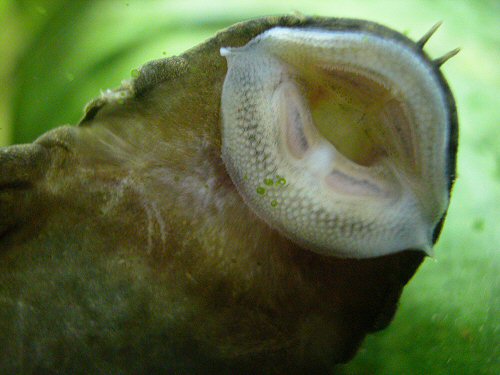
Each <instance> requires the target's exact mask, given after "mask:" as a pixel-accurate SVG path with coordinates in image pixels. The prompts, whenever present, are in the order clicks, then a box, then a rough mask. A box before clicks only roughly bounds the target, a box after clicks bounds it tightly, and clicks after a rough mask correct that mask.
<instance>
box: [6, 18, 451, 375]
mask: <svg viewBox="0 0 500 375" xmlns="http://www.w3.org/2000/svg"><path fill="white" fill-rule="evenodd" d="M277 25H279V26H289V27H295V26H308V25H314V26H315V27H319V28H327V29H351V30H357V29H363V30H368V31H373V32H376V33H378V34H380V35H387V36H388V37H389V36H390V37H394V38H398V39H401V40H403V41H404V42H405V43H409V42H408V41H406V39H404V37H402V36H400V35H399V34H396V33H393V32H392V31H389V30H387V29H385V28H382V27H380V26H377V25H374V24H371V23H366V22H363V21H352V20H335V19H322V18H296V17H278V18H265V19H259V20H255V21H250V22H246V23H242V24H239V25H236V26H234V27H232V28H230V29H228V30H225V31H223V32H221V33H220V34H218V35H217V36H216V37H215V38H213V39H211V40H209V41H207V42H206V43H204V44H202V45H200V46H199V47H196V48H194V49H192V50H190V51H188V52H187V53H186V54H184V55H182V56H180V57H177V58H173V59H166V60H160V61H157V62H153V63H150V64H148V65H146V66H145V67H144V68H143V69H142V71H141V76H140V77H139V78H138V79H136V80H135V81H134V82H131V83H130V84H129V85H125V86H124V87H122V88H121V89H120V90H118V91H115V92H112V93H107V94H106V95H105V96H104V97H103V98H100V99H98V100H96V101H94V102H93V103H91V104H90V105H89V106H88V107H87V109H86V115H85V117H84V119H83V120H82V122H81V124H80V126H79V127H62V128H59V129H56V130H54V131H52V132H49V133H47V134H46V135H44V136H43V137H42V138H40V139H39V140H37V141H36V142H34V143H33V144H30V145H24V146H13V147H8V148H5V149H2V150H1V151H0V208H1V209H0V346H1V348H2V350H1V351H0V372H2V373H56V372H60V373H108V374H113V373H120V374H125V373H130V374H135V373H167V372H170V373H173V372H175V373H189V374H193V373H305V372H309V373H311V371H322V372H323V373H328V372H330V371H332V369H333V366H334V365H335V364H336V363H339V362H345V361H347V360H349V359H350V358H351V357H352V356H353V355H354V353H355V351H356V350H357V348H358V346H359V344H360V342H361V341H362V339H363V338H364V336H365V335H366V334H367V333H369V332H372V331H375V330H378V329H381V328H384V327H385V326H386V325H387V324H388V323H389V322H390V320H391V318H392V316H393V314H394V312H395V309H396V304H397V301H398V299H399V295H400V293H401V291H402V288H403V286H404V284H405V283H406V282H407V281H408V280H409V279H410V277H411V276H412V275H413V273H414V272H415V270H416V268H417V267H418V265H419V264H420V262H421V261H422V259H423V253H421V252H416V251H412V250H411V249H402V250H406V251H403V252H401V253H397V254H393V255H390V256H385V257H379V258H372V259H364V260H352V259H351V260H350V259H337V258H334V257H326V256H322V255H318V254H315V253H313V252H311V251H308V250H307V249H304V248H301V247H300V246H298V245H297V244H295V243H294V242H292V241H290V240H289V239H287V238H285V237H283V236H282V235H280V234H279V233H278V232H276V231H274V230H272V229H270V228H269V227H268V226H267V225H266V224H265V223H264V222H263V221H262V220H260V219H259V218H257V217H256V216H255V215H254V214H253V213H252V211H251V210H250V209H249V208H248V207H247V206H246V205H245V204H244V202H243V200H242V198H241V196H240V195H239V194H238V192H237V191H236V188H235V187H234V185H233V183H232V182H231V180H230V179H229V177H228V175H227V172H226V169H225V166H224V164H223V162H222V159H221V132H220V128H219V126H220V118H219V114H220V98H221V89H222V84H223V80H224V77H225V74H226V69H227V67H226V62H225V59H224V58H222V57H221V56H220V54H219V49H220V48H221V47H224V46H228V45H230V46H238V45H240V46H241V45H244V44H246V43H247V42H248V41H249V40H250V39H252V38H253V37H255V36H256V35H258V34H260V33H262V32H263V31H264V30H266V29H269V28H271V27H274V26H277ZM412 48H413V47H412ZM437 74H438V75H439V73H437ZM439 77H441V76H440V75H439ZM441 79H442V78H441ZM447 100H449V104H450V113H451V116H452V117H453V116H455V115H454V113H455V112H454V106H453V100H452V97H451V95H450V94H449V93H448V97H447ZM455 151H456V119H455V120H454V121H452V129H451V138H450V145H449V155H450V157H449V167H448V176H449V187H450V188H451V185H452V181H453V177H454V155H455ZM439 228H440V225H438V229H436V230H435V231H434V240H435V239H436V238H437V235H438V233H439Z"/></svg>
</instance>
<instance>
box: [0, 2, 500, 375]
mask: <svg viewBox="0 0 500 375" xmlns="http://www.w3.org/2000/svg"><path fill="white" fill-rule="evenodd" d="M293 12H298V13H303V14H307V15H322V16H332V17H355V18H364V19H369V20H373V21H377V22H380V23H382V24H384V25H386V26H389V27H392V28H394V29H396V30H399V31H402V32H404V33H405V34H407V35H408V36H409V37H411V38H413V39H418V38H419V37H420V36H421V35H423V34H424V33H425V32H426V31H427V30H428V29H429V28H430V27H431V26H432V25H433V24H434V23H435V22H437V21H439V20H442V21H444V24H443V26H442V27H441V29H440V30H439V31H438V32H437V35H436V36H434V37H433V38H432V39H431V41H430V42H429V43H428V46H427V47H426V50H427V51H428V52H429V53H430V54H431V56H434V57H438V56H441V55H442V54H444V53H445V52H447V51H449V50H451V49H453V48H455V47H461V48H462V51H461V52H460V54H459V55H458V56H456V57H454V58H453V59H452V60H451V61H449V62H448V63H446V64H445V65H444V67H443V71H444V73H445V76H446V77H447V79H448V81H449V83H450V86H451V88H452V90H453V92H454V94H455V98H456V101H457V106H458V112H459V120H460V148H459V155H458V180H457V183H456V186H455V189H454V192H453V197H452V201H451V206H450V210H449V215H448V219H447V222H446V225H445V228H444V231H443V234H442V236H441V239H440V240H439V242H438V244H437V246H436V249H435V253H436V255H435V258H434V259H428V260H426V262H425V263H424V265H423V266H422V267H421V268H420V270H419V271H418V273H417V274H416V276H415V277H414V278H413V280H412V281H411V282H410V284H409V286H408V287H407V288H406V289H405V292H404V294H403V297H402V299H401V306H400V309H399V311H398V313H397V315H396V318H395V320H394V322H393V323H392V325H391V326H390V327H389V328H388V329H386V330H385V331H383V332H380V333H377V334H375V335H372V336H370V337H369V338H368V339H367V340H366V342H365V344H364V345H363V348H362V349H361V351H360V352H359V354H358V355H357V357H356V358H355V359H354V360H353V361H352V362H351V363H350V364H348V365H346V366H342V368H341V369H340V370H339V372H340V373H341V374H500V347H499V346H500V301H499V299H500V276H499V274H500V256H499V254H500V224H499V222H500V102H499V99H498V97H499V96H498V95H497V91H498V90H499V89H500V1H494V0H493V1H473V0H470V1H465V0H460V1H458V0H455V1H445V0H428V1H427V0H406V1H388V0H386V1H369V0H362V1H347V0H326V1H311V0H310V1H307V0H296V1H294V0H287V1H283V2H280V1H271V0H262V1H260V0H254V1H241V0H240V1H222V0H211V1H210V2H207V1H199V0H198V1H189V0H186V1H168V0H167V1H144V0H143V1H137V0H136V1H125V0H123V1H63V0H51V1H42V0H40V1H34V0H33V1H19V0H17V1H9V0H2V1H0V25H1V27H0V146H5V145H8V144H11V143H22V142H29V141H32V140H33V139H35V138H36V137H37V136H38V135H40V134H41V133H43V132H44V131H46V130H47V129H50V128H53V127H55V126H58V125H61V124H67V123H69V124H74V123H76V122H77V121H78V119H79V118H80V116H81V114H82V108H83V106H84V105H85V103H87V102H88V101H89V100H90V99H92V98H94V97H96V96H98V95H99V94H100V92H101V91H102V90H105V89H107V88H112V87H116V86H118V85H119V84H120V82H121V80H123V79H126V78H129V77H130V72H131V70H132V69H133V68H135V67H138V66H140V65H141V64H143V63H144V62H146V61H148V60H151V59H156V58H160V57H163V56H171V55H175V54H179V53H181V52H183V51H184V50H186V49H187V48H190V47H192V46H194V45H195V44H197V43H200V42H202V41H203V40H205V39H206V38H208V37H210V36H211V35H213V34H214V33H215V32H216V31H217V30H219V29H221V28H224V27H226V26H229V25H231V24H233V23H235V22H239V21H242V20H246V19H249V18H253V17H259V16H265V15H273V14H284V13H293Z"/></svg>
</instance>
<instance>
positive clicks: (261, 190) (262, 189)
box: [255, 186, 266, 195]
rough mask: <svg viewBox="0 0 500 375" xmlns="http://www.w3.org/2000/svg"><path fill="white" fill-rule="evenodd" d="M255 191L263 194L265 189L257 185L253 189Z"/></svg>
mask: <svg viewBox="0 0 500 375" xmlns="http://www.w3.org/2000/svg"><path fill="white" fill-rule="evenodd" d="M255 191H256V192H257V194H259V195H264V194H266V189H264V188H263V187H262V186H259V187H258V188H257V189H255Z"/></svg>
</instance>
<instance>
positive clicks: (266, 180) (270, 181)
mask: <svg viewBox="0 0 500 375" xmlns="http://www.w3.org/2000/svg"><path fill="white" fill-rule="evenodd" d="M264 183H265V184H266V185H267V186H271V185H272V184H274V181H273V179H272V178H266V179H264Z"/></svg>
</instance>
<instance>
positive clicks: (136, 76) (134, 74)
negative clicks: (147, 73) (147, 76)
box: [130, 69, 141, 78]
mask: <svg viewBox="0 0 500 375" xmlns="http://www.w3.org/2000/svg"><path fill="white" fill-rule="evenodd" d="M130 75H131V76H132V78H138V77H139V76H140V75H141V72H139V69H132V71H131V72H130Z"/></svg>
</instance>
